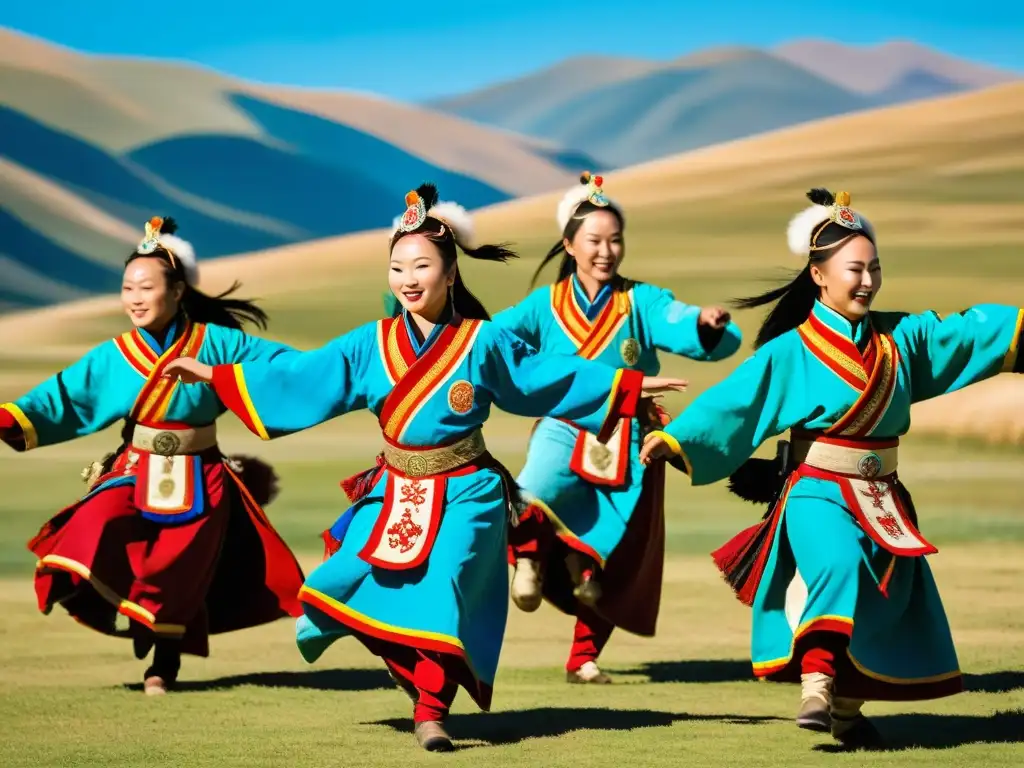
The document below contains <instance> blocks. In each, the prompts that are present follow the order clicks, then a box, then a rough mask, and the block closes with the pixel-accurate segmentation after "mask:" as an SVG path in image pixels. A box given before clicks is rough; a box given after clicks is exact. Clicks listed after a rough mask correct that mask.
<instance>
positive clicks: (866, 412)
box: [797, 315, 899, 437]
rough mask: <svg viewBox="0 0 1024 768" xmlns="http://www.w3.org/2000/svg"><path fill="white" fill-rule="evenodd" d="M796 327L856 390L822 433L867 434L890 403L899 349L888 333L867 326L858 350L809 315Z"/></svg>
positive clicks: (806, 342)
mask: <svg viewBox="0 0 1024 768" xmlns="http://www.w3.org/2000/svg"><path fill="white" fill-rule="evenodd" d="M797 331H798V332H799V334H800V338H801V339H802V340H803V343H804V346H806V347H807V349H808V350H809V351H810V352H811V354H812V355H814V357H815V358H817V359H818V360H819V361H820V362H821V363H822V364H823V365H824V366H825V367H826V368H828V369H829V370H830V371H832V373H834V374H835V375H836V376H838V377H839V378H840V379H842V380H843V381H844V382H846V384H848V385H849V386H850V387H852V388H853V390H854V391H855V392H857V399H856V400H855V401H854V403H853V405H852V406H851V407H850V409H849V410H848V411H847V412H846V413H844V414H843V415H842V416H841V417H840V418H839V419H838V420H837V421H836V422H835V424H833V425H832V426H831V427H829V428H828V429H827V430H825V433H826V434H829V435H834V436H837V437H839V436H842V437H869V436H871V435H872V433H873V432H874V431H875V429H876V428H877V427H878V424H879V423H880V422H881V421H882V417H883V416H885V412H886V411H887V410H888V408H889V405H890V404H891V403H892V397H893V393H895V391H896V381H897V375H898V372H899V349H898V348H897V346H896V343H895V342H894V341H893V339H892V336H890V335H889V334H883V333H879V332H878V331H877V330H876V329H875V328H874V326H872V327H871V338H870V339H869V340H868V344H867V347H865V349H864V353H863V354H862V353H861V352H860V350H859V349H857V346H856V345H855V344H854V343H853V342H852V341H851V340H850V339H848V338H847V337H846V336H843V335H842V334H840V333H837V332H836V331H834V330H833V329H831V328H829V327H828V326H827V325H826V324H825V323H823V322H821V321H820V320H818V318H816V317H815V316H814V315H811V316H810V317H809V318H808V319H807V320H806V321H805V322H804V323H803V325H801V326H800V327H799V328H798V329H797Z"/></svg>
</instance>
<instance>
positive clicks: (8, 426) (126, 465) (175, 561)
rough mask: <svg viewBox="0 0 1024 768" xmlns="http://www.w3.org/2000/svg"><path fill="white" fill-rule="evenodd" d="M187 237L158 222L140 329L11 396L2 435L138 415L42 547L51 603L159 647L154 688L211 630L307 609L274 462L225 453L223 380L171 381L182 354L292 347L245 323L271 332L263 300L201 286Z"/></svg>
mask: <svg viewBox="0 0 1024 768" xmlns="http://www.w3.org/2000/svg"><path fill="white" fill-rule="evenodd" d="M175 230H176V226H175V224H174V221H173V220H172V219H160V218H154V219H152V220H151V221H150V222H148V223H147V224H146V235H145V237H144V238H143V240H142V242H141V243H140V244H139V246H138V248H137V249H136V250H135V252H134V253H132V255H131V256H129V257H128V260H127V263H126V265H125V270H124V280H123V285H122V288H121V300H122V304H123V306H124V310H125V312H126V314H127V315H128V316H129V317H130V318H131V321H132V323H133V325H134V326H135V329H134V330H133V331H131V332H129V333H125V334H124V335H122V336H119V337H117V338H116V339H113V340H111V341H106V342H104V343H102V344H100V345H99V346H98V347H96V348H95V349H93V350H92V351H90V352H89V353H88V354H86V355H85V357H83V358H82V359H81V360H79V361H78V362H76V363H75V364H73V365H71V366H70V367H68V368H66V369H64V370H63V371H61V372H60V373H58V374H57V375H55V376H53V377H51V378H49V379H47V380H46V381H44V382H43V383H42V384H40V385H39V386H38V387H36V388H35V389H33V390H32V391H31V392H29V393H28V394H26V395H25V396H23V397H21V398H18V399H17V400H15V401H14V402H13V403H4V404H3V405H0V439H2V440H3V441H4V442H5V443H7V444H8V445H10V446H11V447H12V448H14V449H15V450H18V451H26V450H29V449H32V448H36V447H41V446H47V445H54V444H56V443H61V442H64V441H66V440H72V439H74V438H76V437H82V436H84V435H89V434H92V433H93V432H98V431H99V430H101V429H104V428H105V427H107V426H109V425H111V424H113V423H114V422H115V421H118V420H119V419H124V429H123V430H122V441H123V443H122V445H121V446H120V448H118V450H117V451H116V453H113V454H111V455H109V456H107V457H106V459H104V461H102V462H97V463H95V464H94V465H93V466H92V467H90V468H89V469H88V470H86V473H85V476H86V478H87V483H88V484H89V490H88V492H87V493H86V495H85V496H84V497H83V498H82V499H80V500H79V501H77V502H75V503H74V504H72V505H71V506H70V507H68V508H66V509H65V510H64V511H62V512H61V513H60V514H58V515H57V516H56V517H54V518H52V519H51V520H50V521H49V522H48V523H47V524H46V525H45V526H43V528H42V530H41V531H40V532H39V534H38V535H37V536H36V537H35V538H34V539H33V540H32V541H31V542H30V543H29V548H30V549H31V550H32V552H33V553H34V554H35V555H36V557H37V558H38V564H37V566H36V574H35V588H36V595H37V597H38V600H39V610H40V611H42V612H43V613H49V612H50V611H51V610H52V608H53V606H55V605H57V604H60V605H62V606H63V607H64V608H65V610H67V612H68V613H69V614H71V616H73V617H74V618H75V619H76V620H78V621H79V622H80V623H82V624H85V625H86V626H88V627H91V628H93V629H95V630H97V631H100V632H103V633H106V634H110V635H117V636H123V637H131V638H133V640H134V645H135V653H136V655H137V657H138V658H140V659H142V658H145V657H146V655H147V654H148V653H149V651H150V649H151V648H154V651H153V663H152V664H151V665H150V667H149V668H148V669H147V670H146V672H145V674H144V676H143V677H144V681H145V683H144V690H145V692H146V693H147V694H159V693H165V692H166V690H167V688H168V687H170V686H171V685H173V683H174V682H175V680H176V679H177V676H178V671H179V667H180V664H181V654H182V653H188V654H194V655H197V656H207V655H209V644H208V640H207V636H208V635H209V634H214V633H218V632H228V631H231V630H236V629H243V628H245V627H253V626H256V625H258V624H264V623H266V622H269V621H273V620H275V619H278V618H281V617H283V616H286V615H292V616H296V615H298V614H299V613H300V612H301V609H300V607H299V603H298V598H297V594H298V590H299V587H300V586H301V585H302V571H301V570H300V568H299V565H298V563H297V562H296V561H295V558H294V557H293V556H292V553H291V552H290V551H289V549H288V547H287V546H286V545H285V543H284V541H282V540H281V538H280V537H279V536H278V535H277V533H276V532H275V531H274V529H273V527H271V525H270V523H269V521H268V520H267V518H266V516H265V515H264V513H263V510H262V509H261V508H260V503H261V502H266V501H268V500H269V498H270V497H271V496H272V494H273V485H274V480H273V478H272V473H271V472H269V467H267V466H266V465H261V464H260V463H259V462H256V461H252V460H247V461H239V460H234V459H232V460H228V459H225V457H224V456H223V455H222V454H221V452H220V450H219V448H218V446H217V429H216V426H215V425H214V420H215V419H216V418H217V417H218V416H219V415H220V414H222V413H223V412H224V406H223V405H221V403H220V401H219V400H218V399H217V397H216V396H215V395H214V393H213V390H212V389H210V388H209V387H182V386H179V385H178V382H176V381H169V380H167V379H164V378H162V376H163V373H164V370H165V367H166V366H167V364H168V363H170V361H172V360H174V359H175V358H177V357H178V356H179V355H190V356H193V357H198V358H199V359H200V360H203V361H205V362H208V363H211V364H216V363H221V362H228V361H236V360H258V359H267V358H270V357H272V356H274V355H275V354H277V353H279V352H282V351H283V350H287V349H288V348H287V347H284V346H282V345H279V344H274V343H271V342H268V341H264V340H262V339H259V338H256V337H253V336H249V335H247V334H245V333H243V332H242V330H241V327H242V323H243V322H245V321H251V322H254V323H256V324H257V325H259V326H261V327H265V325H266V315H265V314H264V313H263V311H262V310H261V309H259V308H258V307H256V306H255V305H253V304H252V303H250V302H247V301H240V300H238V299H229V298H227V295H228V293H231V291H228V292H227V293H224V294H221V295H220V296H216V297H214V296H208V295H206V294H204V293H202V292H201V291H199V289H198V288H196V281H197V278H198V269H197V266H196V259H195V253H194V251H193V249H192V247H191V245H190V244H189V243H187V242H186V241H184V240H182V239H181V238H179V237H177V236H176V235H175V234H174V233H175ZM232 290H234V289H232ZM243 478H244V480H243ZM250 479H252V480H253V481H255V482H257V483H258V484H259V485H260V486H262V487H261V488H257V487H256V485H255V484H253V485H252V486H251V487H250V488H247V487H246V485H247V483H246V482H245V481H249V480H250ZM254 494H255V495H256V496H259V497H260V498H259V499H257V498H254ZM122 621H123V622H124V624H125V625H126V626H123V627H119V626H118V623H119V622H122Z"/></svg>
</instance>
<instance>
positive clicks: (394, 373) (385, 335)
mask: <svg viewBox="0 0 1024 768" xmlns="http://www.w3.org/2000/svg"><path fill="white" fill-rule="evenodd" d="M377 344H378V346H379V347H380V354H381V359H383V361H384V371H385V373H387V376H388V379H390V381H391V384H392V386H393V385H395V384H397V383H398V382H400V381H401V380H402V377H404V376H405V374H406V373H408V372H409V369H410V368H411V367H412V366H413V365H414V364H415V363H416V351H415V350H414V349H413V346H412V340H411V339H409V331H408V329H407V328H406V326H405V321H404V320H403V319H402V318H401V317H389V318H387V319H385V320H381V321H380V322H379V323H378V326H377Z"/></svg>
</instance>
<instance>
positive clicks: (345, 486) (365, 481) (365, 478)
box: [341, 453, 384, 504]
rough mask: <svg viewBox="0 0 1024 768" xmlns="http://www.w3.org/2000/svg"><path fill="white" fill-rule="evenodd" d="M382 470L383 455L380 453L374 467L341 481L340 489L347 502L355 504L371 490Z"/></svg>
mask: <svg viewBox="0 0 1024 768" xmlns="http://www.w3.org/2000/svg"><path fill="white" fill-rule="evenodd" d="M383 470H384V454H383V453H382V454H380V455H378V456H377V464H376V465H375V466H373V467H370V468H369V469H365V470H363V471H362V472H359V473H357V474H355V475H352V477H348V478H345V479H344V480H342V481H341V489H342V490H343V491H344V492H345V495H346V496H348V500H349V501H350V502H352V503H353V504H355V503H356V502H357V501H359V500H360V499H362V498H363V497H364V496H366V494H368V493H369V492H370V491H372V490H373V486H375V485H376V484H377V480H378V479H379V478H380V474H381V472H383Z"/></svg>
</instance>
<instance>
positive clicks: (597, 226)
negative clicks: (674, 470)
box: [494, 173, 741, 683]
mask: <svg viewBox="0 0 1024 768" xmlns="http://www.w3.org/2000/svg"><path fill="white" fill-rule="evenodd" d="M602 184H603V179H602V178H601V177H600V176H591V175H590V174H589V173H584V174H583V176H582V177H581V179H580V184H578V185H576V186H575V187H574V188H573V189H570V190H569V191H568V192H567V193H566V195H565V196H564V197H563V198H562V201H561V202H560V204H559V206H558V211H557V221H558V226H559V230H560V232H561V235H562V236H561V238H560V239H559V241H558V243H557V244H556V245H555V246H554V247H553V248H552V249H551V250H550V251H549V252H548V254H547V256H546V257H545V259H544V261H543V262H541V265H540V267H538V269H537V272H536V274H535V275H534V281H536V278H537V275H539V274H540V272H541V270H542V269H543V268H544V266H545V265H546V264H547V263H548V262H549V261H551V260H553V259H555V258H557V257H558V256H561V263H560V265H559V269H558V278H557V281H556V282H555V283H554V285H551V286H545V287H543V288H540V289H538V290H536V291H534V292H532V293H531V294H530V295H529V296H527V298H526V299H525V300H523V301H522V302H521V303H520V304H518V305H516V306H514V307H510V308H509V309H506V310H505V311H503V312H500V313H499V314H497V315H496V316H495V318H494V320H495V322H496V323H500V324H502V325H504V326H505V327H506V328H508V329H509V330H511V331H513V332H514V333H516V334H517V335H518V336H520V337H521V338H523V339H524V340H525V341H526V342H528V343H529V344H531V345H533V346H534V347H536V348H537V349H539V350H540V351H541V352H543V353H553V354H564V355H577V356H579V357H583V358H586V359H589V360H598V361H601V362H604V363H607V364H611V365H619V364H624V365H625V366H626V367H627V368H630V369H635V370H639V371H643V372H644V373H646V374H656V373H658V371H659V370H660V368H661V363H660V361H659V360H658V350H662V351H665V352H671V353H673V354H677V355H681V356H683V357H687V358H690V359H692V360H705V361H710V360H721V359H723V358H726V357H729V356H730V355H732V354H733V353H734V352H735V351H736V350H737V348H738V347H739V344H740V337H741V335H740V331H739V329H738V328H737V327H736V326H735V325H734V324H733V323H732V322H731V321H730V319H729V315H728V313H727V312H725V310H723V309H721V308H720V307H706V308H703V309H702V308H700V307H696V306H691V305H688V304H683V303H682V302H680V301H677V300H676V299H675V297H674V296H673V295H672V293H671V291H667V290H665V289H663V288H658V287H656V286H653V285H649V284H646V283H639V282H635V281H632V280H628V279H626V278H624V277H622V276H621V275H620V274H619V265H620V264H621V263H622V259H623V257H624V256H625V243H624V238H623V229H624V216H623V212H622V209H621V207H620V206H619V205H617V204H616V203H615V202H614V201H612V200H610V199H608V197H607V196H606V195H605V194H604V191H603V189H602ZM667 418H668V417H667V414H665V413H664V411H662V410H661V409H660V407H658V406H656V405H655V403H654V401H653V400H649V399H647V400H644V401H642V403H641V407H640V409H639V411H638V413H637V415H636V418H627V419H623V420H622V421H620V422H619V424H617V425H616V428H615V431H614V433H613V436H612V438H611V439H610V440H609V442H608V444H607V445H604V444H601V443H599V442H598V441H597V440H596V439H595V435H594V434H593V433H591V432H587V431H584V430H581V429H579V428H577V427H576V426H574V425H572V424H570V423H567V422H566V421H563V420H560V419H557V418H545V419H542V420H541V421H540V422H539V423H538V424H537V426H536V428H535V430H534V432H533V435H532V436H531V438H530V446H529V451H528V454H527V459H526V466H525V467H524V468H523V471H522V473H521V474H520V475H519V478H518V483H519V485H520V487H521V488H522V489H523V491H524V495H525V496H527V497H528V498H529V500H530V501H531V502H532V503H531V504H530V506H529V507H528V508H527V511H526V512H525V513H524V515H523V516H522V519H521V520H520V522H519V525H518V526H517V527H514V528H511V529H510V531H509V541H510V548H509V549H510V556H511V559H512V561H513V562H514V564H515V575H514V577H513V579H512V600H513V602H515V604H516V605H517V606H518V607H519V608H520V609H521V610H524V611H535V610H537V608H539V607H540V603H541V599H542V596H544V597H547V598H548V600H549V601H550V602H551V603H552V604H553V605H555V606H556V607H557V608H559V609H560V610H562V611H564V612H565V613H568V614H571V615H574V616H576V617H577V618H576V627H575V632H574V637H573V643H572V648H571V651H570V654H569V660H568V663H567V664H566V679H567V680H568V681H569V682H570V683H609V682H611V678H610V677H609V676H608V675H607V674H605V673H604V672H602V671H601V669H600V667H598V665H597V658H598V655H599V654H600V653H601V650H602V649H603V648H604V646H605V644H606V643H607V642H608V638H609V637H610V636H611V633H612V630H613V628H614V627H621V628H622V629H625V630H627V631H629V632H633V633H636V634H638V635H643V636H648V637H649V636H652V635H653V634H654V632H655V625H656V622H657V617H658V608H659V605H660V601H661V580H662V566H663V562H664V556H665V551H664V550H665V530H664V529H665V524H664V517H665V512H664V488H665V467H664V463H663V462H657V463H655V464H654V465H652V466H650V467H648V468H645V467H643V466H642V465H641V464H640V462H639V458H638V453H639V448H640V442H641V439H642V437H643V435H644V434H645V432H646V431H647V430H650V429H653V428H655V427H661V426H662V425H663V423H664V421H666V420H667Z"/></svg>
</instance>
